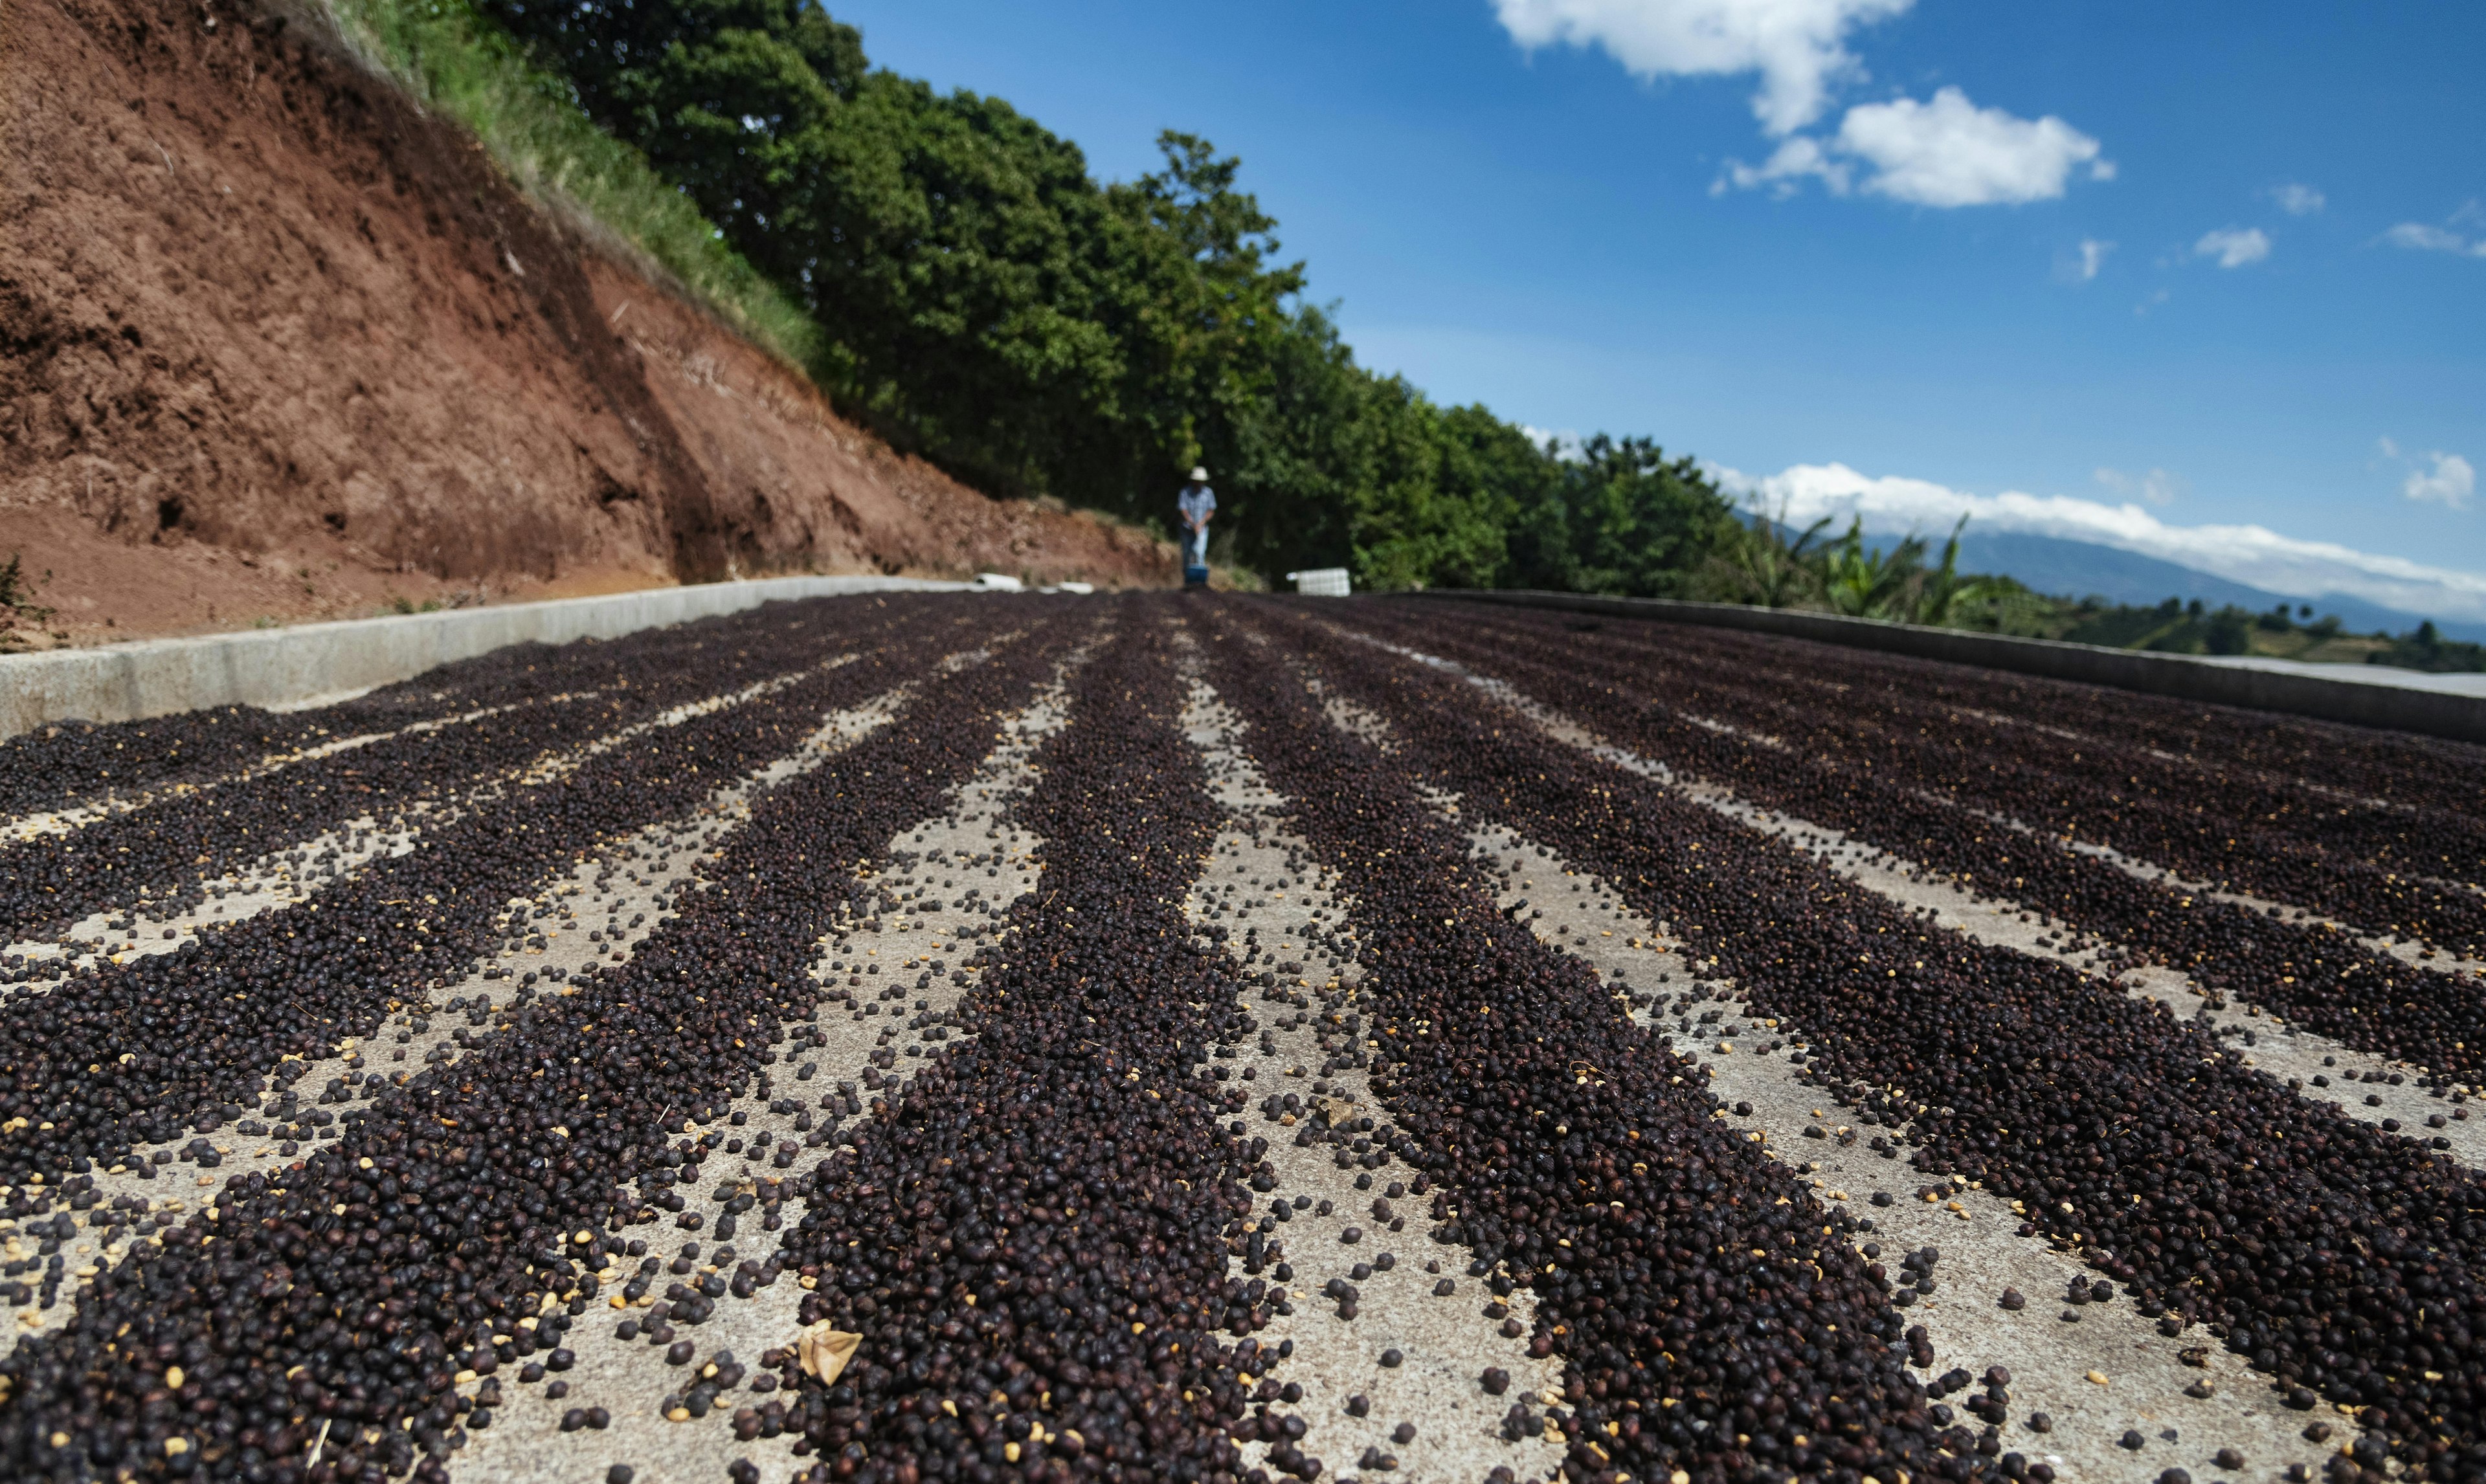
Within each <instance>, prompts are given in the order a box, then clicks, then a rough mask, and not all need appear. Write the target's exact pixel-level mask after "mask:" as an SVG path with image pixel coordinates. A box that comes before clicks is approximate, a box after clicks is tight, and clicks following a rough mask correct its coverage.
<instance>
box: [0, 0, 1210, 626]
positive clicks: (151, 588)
mask: <svg viewBox="0 0 2486 1484" xmlns="http://www.w3.org/2000/svg"><path fill="white" fill-rule="evenodd" d="M302 31H303V28H302V27H301V26H299V25H298V24H297V25H295V26H291V27H285V26H280V25H276V24H274V23H272V22H269V21H266V20H264V19H262V18H260V16H259V13H258V12H256V11H254V10H247V9H244V10H235V9H231V8H227V7H222V6H211V7H208V8H205V9H203V8H201V7H200V6H198V5H196V4H184V3H179V0H0V562H5V561H6V559H7V556H8V554H10V553H12V552H19V551H22V553H23V555H24V567H25V572H26V576H27V577H28V578H29V579H30V580H31V582H32V584H33V585H34V586H33V593H32V596H33V599H34V601H36V602H38V603H41V604H44V605H48V606H50V607H52V608H54V609H55V610H57V616H56V617H55V618H52V619H51V620H49V621H48V622H46V623H43V624H41V625H40V631H37V626H35V625H32V624H30V623H27V622H25V621H23V620H22V619H21V620H20V621H19V623H18V624H17V625H16V629H17V632H18V633H19V634H20V635H21V636H26V637H30V638H32V639H33V640H34V642H35V643H37V644H42V643H50V642H57V641H55V640H53V639H52V638H51V637H50V635H51V633H52V632H53V631H57V632H59V633H61V634H64V635H66V636H68V637H69V639H70V640H73V641H93V640H97V639H106V638H122V637H132V636H135V635H142V634H161V633H176V632H184V631H193V630H201V629H215V628H233V627H239V626H244V625H247V624H249V623H252V622H256V621H260V620H262V619H264V618H274V619H278V620H284V621H290V620H293V619H299V618H322V617H343V616H347V615H352V614H360V613H368V612H371V611H373V609H374V608H376V607H378V606H380V605H383V604H385V603H388V602H390V601H391V600H393V599H397V598H404V599H407V600H410V601H415V602H423V601H428V600H447V599H450V598H452V597H455V596H458V595H464V596H467V597H476V596H481V597H488V598H493V599H499V598H508V597H534V596H544V595H558V594H562V593H568V592H583V591H608V590H613V589H620V588H627V587H643V586H649V585H652V584H659V583H665V582H672V581H677V580H704V579H707V578H713V577H718V576H726V575H734V574H740V575H756V574H760V573H767V572H779V571H789V570H794V571H799V570H805V569H815V570H820V571H857V570H878V571H891V572H896V571H908V572H918V573H924V574H927V575H940V574H951V573H960V572H967V571H974V570H1001V571H1007V572H1011V573H1016V574H1021V575H1026V576H1030V577H1035V578H1038V579H1044V580H1051V579H1057V578H1063V577H1079V578H1086V579H1089V580H1092V581H1096V582H1100V583H1109V584H1132V583H1154V582H1162V581H1165V580H1166V579H1167V578H1168V577H1169V576H1170V575H1171V564H1170V560H1169V559H1170V557H1171V550H1170V548H1160V547H1159V546H1157V545H1156V544H1155V543H1153V542H1150V541H1148V540H1146V539H1145V538H1144V537H1141V536H1138V535H1137V534H1135V533H1130V532H1125V531H1118V530H1115V529H1112V528H1108V527H1106V526H1104V525H1103V524H1101V523H1099V522H1096V521H1094V520H1091V519H1090V518H1089V517H1087V516H1084V515H1080V514H1074V513H1069V512H1064V511H1062V510H1058V509H1048V508H1039V507H1036V506H1033V505H1029V504H1025V503H1020V502H996V501H992V500H988V499H986V498H984V497H983V496H981V495H980V494H978V493H977V492H975V491H974V490H971V489H968V488H966V487H965V486H963V485H961V484H959V483H957V482H956V481H953V480H951V479H949V478H948V477H947V476H945V475H943V474H942V473H941V472H940V471H938V470H936V469H934V468H932V467H931V466H929V465H927V464H925V463H923V462H921V461H920V460H916V459H911V458H905V457H901V456H899V455H898V454H895V453H892V452H891V451H890V450H888V449H887V448H886V447H885V446H883V445H881V444H880V443H879V442H878V441H876V440H875V439H873V438H871V437H870V435H868V434H866V433H864V432H863V431H861V430H860V429H858V428H856V427H855V426H852V425H850V424H848V423H845V422H844V421H842V419H840V418H839V417H838V416H837V415H836V414H835V413H833V412H832V411H831V410H830V408H829V407H828V405H827V403H826V402H825V401H824V400H823V399H822V398H820V397H819V396H818V395H817V394H816V393H815V391H814V390H813V389H812V387H811V386H810V385H809V383H808V382H806V381H805V380H804V379H803V378H802V377H800V376H799V375H797V374H795V373H793V372H792V371H788V370H787V369H786V368H785V367H784V366H782V365H781V364H779V363H778V362H776V361H774V360H773V359H771V358H769V357H768V356H766V355H764V354H762V353H760V351H758V350H756V349H754V348H753V347H752V346H751V345H750V344H747V343H745V342H743V341H741V340H739V339H737V338H736V337H734V336H732V335H731V334H729V333H727V332H725V331H724V330H722V329H721V328H719V327H718V326H717V325H716V324H715V323H713V322H712V321H711V320H709V319H708V318H707V317H706V316H704V315H703V314H701V313H700V312H698V311H696V310H693V309H691V308H689V307H688V306H686V305H685V304H683V303H682V302H681V301H680V300H679V299H677V298H676V297H674V296H673V295H671V294H669V293H667V292H666V291H664V290H662V289H658V288H657V287H655V286H654V285H653V284H651V283H650V282H649V280H648V279H647V278H645V277H643V276H641V275H640V274H639V273H638V272H636V271H634V270H633V269H632V268H631V267H630V266H628V265H626V264H624V263H621V262H620V261H615V260H614V259H613V258H612V257H609V256H606V255H604V254H601V253H599V252H596V251H594V250H593V249H591V248H589V247H587V246H585V245H583V244H582V243H581V242H580V241H579V240H578V238H577V236H576V235H575V234H571V233H569V232H567V231H566V230H564V229H563V228H561V227H560V226H558V225H557V224H555V223H554V222H553V221H552V220H551V219H549V218H548V217H547V216H546V214H545V213H543V212H542V211H540V210H539V209H538V208H537V207H535V206H533V205H531V204H530V203H529V202H527V201H526V200H524V199H523V198H521V197H520V196H519V195H518V194H517V193H516V192H515V191H514V190H513V189H512V188H511V186H510V185H509V184H508V182H507V181H506V180H505V179H504V178H502V177H501V176H500V175H499V174H498V173H497V172H496V171H495V170H494V169H493V167H492V166H491V164H490V162H489V161H488V160H487V158H486V157H485V156H484V155H483V151H481V150H480V148H478V147H477V146H476V145H475V143H474V142H473V141H472V139H471V138H470V137H468V136H466V135H465V134H463V133H462V132H460V131H458V130H457V129H456V128H454V127H452V126H449V125H447V124H442V123H440V122H438V121H435V120H433V119H431V118H429V117H428V116H426V115H424V114H423V113H421V112H420V111H418V110H417V109H415V108H414V107H413V106H412V105H411V104H410V103H409V102H408V101H407V100H405V99H404V98H403V97H402V96H401V95H399V94H397V93H396V92H394V91H393V90H391V89H390V88H388V87H387V86H385V85H383V84H381V83H379V82H376V81H374V80H373V79H372V78H370V77H369V76H367V75H364V74H362V73H360V72H358V71H356V70H355V69H352V68H350V67H349V66H347V65H345V64H344V63H342V62H340V61H338V60H337V59H336V58H335V57H334V55H333V54H332V53H330V52H329V51H327V50H326V49H324V48H322V47H319V46H316V45H312V44H308V43H307V41H308V39H306V38H305V37H304V36H303V35H302Z"/></svg>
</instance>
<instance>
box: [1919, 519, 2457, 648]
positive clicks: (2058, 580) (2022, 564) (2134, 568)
mask: <svg viewBox="0 0 2486 1484" xmlns="http://www.w3.org/2000/svg"><path fill="white" fill-rule="evenodd" d="M1941 550H1942V547H1941V542H1940V539H1939V538H1938V537H1937V538H1936V539H1935V541H1934V549H1933V553H1932V554H1933V555H1936V556H1939V555H1940V554H1941ZM1959 566H1960V570H1961V571H1964V572H1988V573H1993V574H1997V575H2009V576H2012V577H2016V578H2018V579H2019V580H2020V581H2022V582H2024V583H2026V584H2028V585H2029V586H2030V588H2033V589H2035V590H2036V591H2039V592H2045V593H2052V594H2056V595H2058V596H2063V597H2092V596H2094V597H2102V598H2107V599H2109V600H2111V601H2113V602H2117V603H2160V602H2164V601H2166V600H2167V599H2168V598H2170V597H2177V598H2182V599H2184V600H2185V601H2187V602H2190V601H2192V600H2193V599H2194V598H2199V599H2200V600H2201V601H2202V602H2203V603H2205V604H2207V605H2209V606H2210V607H2212V608H2218V607H2221V606H2223V605H2225V604H2228V603H2233V604H2234V605H2236V606H2237V607H2239V608H2249V609H2251V610H2253V611H2254V612H2256V613H2268V612H2269V611H2270V610H2271V609H2273V608H2276V607H2277V606H2279V604H2280V603H2286V604H2288V605H2290V608H2291V610H2292V609H2293V608H2295V607H2297V606H2299V605H2303V606H2308V607H2310V608H2311V609H2312V610H2313V612H2314V614H2315V616H2316V617H2319V616H2321V615H2323V614H2336V615H2338V616H2339V621H2340V622H2341V623H2342V624H2344V625H2345V626H2346V627H2347V628H2348V630H2349V631H2350V632H2351V633H2357V634H2370V633H2374V632H2376V631H2377V630H2381V631H2384V632H2388V633H2391V634H2404V633H2407V632H2408V631H2409V630H2410V629H2413V628H2415V627H2417V624H2418V623H2419V622H2420V621H2422V620H2423V619H2425V618H2428V617H2429V615H2426V614H2413V613H2402V612H2400V611H2399V610H2397V609H2393V608H2385V607H2383V606H2382V605H2381V604H2379V603H2374V602H2368V601H2367V600H2365V599H2364V598H2361V597H2350V596H2348V595H2347V594H2346V593H2337V592H2334V593H2329V594H2326V595H2324V596H2321V597H2309V598H2296V597H2283V596H2281V595H2280V594H2279V593H2276V592H2265V591H2262V590H2261V589H2259V588H2249V587H2247V586H2245V585H2244V584H2243V583H2240V582H2229V581H2227V580H2226V579H2225V578H2224V577H2213V576H2211V575H2210V574H2209V573H2207V572H2196V571H2195V570H2194V569H2193V568H2191V567H2189V566H2178V565H2177V564H2175V563H2172V562H2162V561H2160V560H2159V559H2158V558H2156V557H2144V556H2141V555H2140V554H2139V553H2137V552H2129V551H2121V550H2118V549H2116V548H2114V547H2113V546H2100V545H2097V544H2095V543H2094V542H2090V541H2073V540H2066V539H2064V538H2063V537H2061V536H2030V535H2025V534H2022V533H2017V532H2009V531H1999V532H1979V531H1977V530H1976V529H1975V527H1974V526H1972V527H1971V528H1970V529H1969V530H1968V531H1967V532H1966V533H1964V534H1963V535H1962V536H1960V538H1959ZM2435 626H2436V627H2437V628H2438V629H2440V630H2441V631H2442V633H2443V635H2444V637H2445V638H2446V639H2464V640H2470V641H2472V642H2486V623H2476V622H2446V621H2445V620H2443V619H2440V618H2438V619H2436V620H2435Z"/></svg>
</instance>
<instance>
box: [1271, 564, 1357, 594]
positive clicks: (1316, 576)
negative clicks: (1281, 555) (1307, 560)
mask: <svg viewBox="0 0 2486 1484" xmlns="http://www.w3.org/2000/svg"><path fill="white" fill-rule="evenodd" d="M1286 581H1288V582H1290V583H1293V584H1294V585H1295V591H1297V592H1304V593H1309V594H1311V595H1312V596H1313V597H1344V596H1346V595H1347V593H1348V592H1350V591H1353V589H1352V588H1351V587H1350V586H1349V584H1348V582H1347V578H1346V568H1344V567H1342V566H1324V567H1315V568H1314V569H1312V571H1309V572H1288V573H1287V574H1286Z"/></svg>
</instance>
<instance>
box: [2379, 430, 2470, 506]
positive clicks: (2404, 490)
mask: <svg viewBox="0 0 2486 1484" xmlns="http://www.w3.org/2000/svg"><path fill="white" fill-rule="evenodd" d="M2389 441H2390V440H2389V439H2385V440H2384V442H2386V443H2389ZM2425 456H2426V457H2428V458H2430V459H2433V460H2434V468H2433V469H2432V470H2431V471H2429V470H2424V469H2412V470H2410V471H2409V477H2408V479H2407V480H2406V481H2403V482H2402V483H2401V485H2400V493H2401V494H2404V495H2406V496H2408V497H2409V498H2410V499H2412V500H2440V501H2442V502H2443V503H2444V504H2445V505H2447V506H2449V507H2451V508H2453V509H2455V510H2456V509H2459V508H2461V507H2463V506H2465V505H2467V504H2468V503H2469V497H2470V496H2471V495H2473V494H2475V493H2476V492H2477V471H2476V470H2474V469H2472V468H2471V467H2470V466H2469V460H2467V459H2465V458H2463V457H2461V456H2460V455H2459V454H2457V453H2443V452H2442V451H2440V450H2437V451H2436V452H2434V453H2428V454H2426V455H2425Z"/></svg>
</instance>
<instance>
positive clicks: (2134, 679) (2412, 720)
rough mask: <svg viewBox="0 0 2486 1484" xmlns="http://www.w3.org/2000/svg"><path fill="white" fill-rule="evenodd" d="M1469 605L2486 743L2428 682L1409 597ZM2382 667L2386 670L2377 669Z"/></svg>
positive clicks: (2113, 652) (1681, 610) (1898, 627)
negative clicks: (1860, 652)
mask: <svg viewBox="0 0 2486 1484" xmlns="http://www.w3.org/2000/svg"><path fill="white" fill-rule="evenodd" d="M1409 595H1411V596H1418V597H1429V598H1450V599H1453V600H1456V601H1460V602H1469V603H1501V604H1506V605H1509V606H1513V607H1520V608H1552V609H1560V610H1563V611H1566V612H1570V613H1589V614H1608V615H1612V616H1614V617H1616V618H1653V619H1657V620H1659V621H1662V622H1669V623H1699V624H1706V625H1709V626H1711V627H1715V628H1732V629H1745V630H1749V631H1751V632H1754V633H1761V634H1783V635H1786V636H1788V637H1790V638H1796V639H1811V640H1818V641H1820V642H1822V643H1824V644H1835V645H1847V646H1852V647H1855V648H1860V649H1879V650H1882V651H1885V652H1887V653H1892V654H1906V655H1912V656H1914V657H1916V658H1919V659H1929V660H1947V661H1949V662H1950V663H1952V664H1957V665H1977V666H1982V667H1984V668H1986V669H1989V670H2008V671H2014V672H2017V673H2021V674H2031V675H2045V676H2048V677H2050V678H2053V679H2057V680H2078V681H2083V682H2085V683H2086V684H2090V685H2105V686H2112V687H2113V688H2115V689H2117V690H2126V691H2141V692H2143V693H2145V694H2148V695H2152V696H2171V697H2174V698H2176V699H2178V700H2182V701H2207V702H2211V703H2213V704H2216V705H2223V706H2239V707H2242V708H2244V709H2246V710H2251V711H2278V712H2283V713H2286V714H2288V715H2291V716H2307V717H2313V718H2316V719H2318V720H2321V721H2326V722H2345V723H2347V724H2349V725H2350V726H2356V727H2378V728H2388V729H2389V730H2393V731H2414V732H2418V733H2421V734H2423V735H2426V736H2430V737H2447V738H2450V739H2451V740H2453V741H2459V742H2486V696H2479V695H2464V694H2460V693H2458V692H2455V691H2447V690H2439V689H2432V688H2429V687H2428V686H2426V685H2424V684H2422V683H2416V682H2421V681H2422V680H2424V679H2426V678H2430V677H2424V676H2417V675H2414V674H2413V675H2412V676H2411V677H2410V679H2408V680H2400V679H2397V678H2395V677H2387V676H2378V675H2370V674H2367V673H2363V672H2359V673H2357V675H2356V677H2355V678H2353V679H2349V678H2337V679H2334V678H2332V677H2330V676H2327V675H2309V674H2306V673H2302V672H2301V670H2286V671H2282V670H2264V669H2260V668H2256V667H2254V666H2251V665H2249V664H2241V663H2238V662H2235V661H2233V660H2224V659H2214V658H2203V657H2196V656H2193V655H2186V654H2149V653H2144V652H2141V651H2139V650H2134V649H2110V648H2106V647H2104V646H2098V645H2075V644H2064V643H2061V642H2060V641H2058V640H2052V639H2014V638H2008V637H2005V636H2003V635H2000V634H1973V633H1969V632H1966V631H1964V630H1960V629H1938V628H1923V627H1920V626H1918V625H1916V624H1912V623H1887V622H1884V621H1882V620H1881V619H1878V618H1841V617H1839V616H1837V615H1836V614H1818V613H1798V612H1794V611H1791V610H1788V609H1783V608H1746V607H1743V606H1741V605H1739V604H1734V603H1694V602H1687V601H1684V600H1681V599H1677V598H1630V597H1593V596H1588V595H1587V594H1582V593H1574V592H1533V591H1501V592H1488V591H1459V590H1450V589H1440V590H1430V591H1423V592H1419V593H1414V594H1409ZM2377 668H2378V667H2377Z"/></svg>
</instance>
